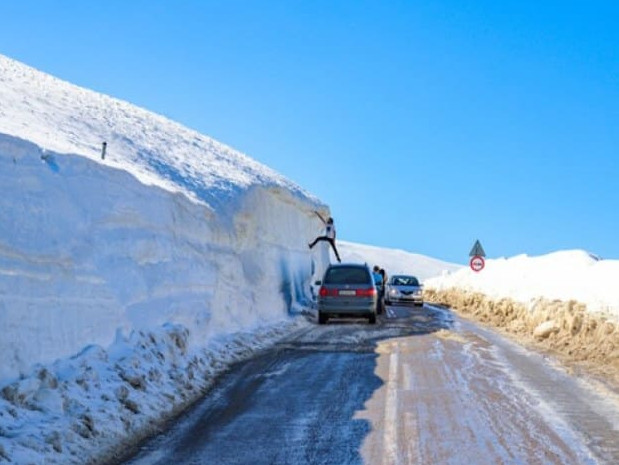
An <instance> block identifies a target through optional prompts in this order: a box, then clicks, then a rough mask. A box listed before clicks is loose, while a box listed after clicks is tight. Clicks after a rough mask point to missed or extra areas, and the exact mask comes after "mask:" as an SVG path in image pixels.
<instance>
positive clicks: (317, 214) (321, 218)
mask: <svg viewBox="0 0 619 465" xmlns="http://www.w3.org/2000/svg"><path fill="white" fill-rule="evenodd" d="M314 213H316V216H318V218H320V221H322V222H323V223H324V224H327V222H326V221H325V219H324V218H323V217H322V215H321V214H320V213H318V211H316V210H314Z"/></svg>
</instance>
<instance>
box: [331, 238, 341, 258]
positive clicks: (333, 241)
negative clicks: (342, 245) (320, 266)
mask: <svg viewBox="0 0 619 465" xmlns="http://www.w3.org/2000/svg"><path fill="white" fill-rule="evenodd" d="M329 242H330V243H331V247H333V251H334V252H335V258H337V261H338V262H340V263H342V260H341V259H340V254H339V253H337V247H335V240H333V239H329Z"/></svg>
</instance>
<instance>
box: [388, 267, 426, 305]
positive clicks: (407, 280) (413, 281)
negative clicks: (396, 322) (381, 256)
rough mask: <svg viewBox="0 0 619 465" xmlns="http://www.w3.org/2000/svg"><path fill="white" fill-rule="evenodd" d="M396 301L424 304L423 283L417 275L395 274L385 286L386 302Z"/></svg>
mask: <svg viewBox="0 0 619 465" xmlns="http://www.w3.org/2000/svg"><path fill="white" fill-rule="evenodd" d="M396 303H403V304H410V303H412V304H414V305H417V306H419V307H421V306H422V305H423V285H422V284H419V280H418V279H417V278H416V277H415V276H410V275H401V274H398V275H393V276H391V277H390V278H389V281H387V286H386V287H385V304H387V305H392V304H396Z"/></svg>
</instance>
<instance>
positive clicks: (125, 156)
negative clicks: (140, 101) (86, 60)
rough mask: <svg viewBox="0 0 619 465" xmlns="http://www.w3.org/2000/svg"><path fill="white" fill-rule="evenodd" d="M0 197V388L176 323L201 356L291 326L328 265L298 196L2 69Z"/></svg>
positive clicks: (242, 165)
mask: <svg viewBox="0 0 619 465" xmlns="http://www.w3.org/2000/svg"><path fill="white" fill-rule="evenodd" d="M103 141H105V142H107V151H106V155H105V158H104V159H103V158H102V152H101V147H102V142H103ZM0 185H1V186H2V196H0V211H1V212H2V223H1V225H0V275H1V276H2V279H1V280H0V294H1V295H2V299H1V301H0V323H2V327H3V328H4V329H5V330H4V331H3V335H2V338H0V381H1V380H10V379H11V378H15V377H17V376H19V375H20V373H24V372H26V371H27V370H28V369H29V367H31V366H32V365H33V364H34V363H47V362H51V361H53V360H55V359H57V358H65V357H69V356H71V355H73V354H76V353H78V352H79V351H81V350H82V349H83V348H84V347H85V346H87V345H89V344H98V345H101V346H103V347H106V346H107V345H109V344H111V343H112V342H113V341H114V340H115V338H116V333H117V332H121V333H122V334H125V335H129V334H130V333H131V332H132V331H136V330H148V329H152V328H157V327H159V326H161V325H163V324H164V323H169V322H173V323H177V324H180V325H183V326H184V327H185V328H187V329H188V331H189V335H190V336H189V343H190V344H192V345H195V344H197V345H202V344H204V341H206V340H208V338H209V337H210V336H213V335H215V334H217V335H221V334H222V333H234V332H237V331H241V330H246V329H248V328H253V327H256V326H260V325H264V324H271V323H274V322H276V321H278V320H283V319H285V318H287V316H288V314H289V312H290V311H291V310H294V308H295V307H302V306H303V305H304V303H305V300H306V299H307V297H308V296H307V292H308V290H309V282H310V281H311V279H310V276H311V274H312V272H313V271H317V270H316V269H319V268H321V267H324V262H326V261H327V260H328V255H327V252H326V251H325V249H324V248H319V251H317V252H315V255H316V257H315V262H316V265H315V266H314V268H315V269H313V268H312V266H313V265H312V259H311V257H310V254H309V251H308V250H307V240H308V238H310V237H312V236H313V235H314V234H315V233H316V231H317V229H318V225H317V224H316V223H317V221H316V218H315V217H314V215H313V214H312V211H313V210H314V209H320V210H322V211H323V212H324V213H325V214H328V211H327V208H326V207H325V206H324V205H323V204H322V203H321V202H319V201H318V200H317V199H316V198H314V197H313V196H311V195H309V194H307V193H306V192H304V191H303V190H302V189H301V188H300V187H298V186H296V185H295V184H293V183H291V182H290V181H288V180H286V179H285V178H283V177H282V176H280V175H279V174H277V173H275V172H274V171H272V170H271V169H269V168H267V167H265V166H263V165H260V164H259V163H257V162H255V161H254V160H251V159H250V158H249V157H246V156H245V155H242V154H240V153H238V152H235V151H234V150H232V149H230V148H228V147H226V146H224V145H222V144H219V143H217V142H215V141H213V140H212V139H210V138H208V137H206V136H203V135H201V134H199V133H197V132H195V131H192V130H190V129H187V128H185V127H183V126H181V125H178V124H176V123H174V122H171V121H169V120H167V119H165V118H163V117H161V116H158V115H155V114H152V113H149V112H147V111H145V110H142V109H140V108H137V107H135V106H132V105H130V104H128V103H125V102H121V101H119V100H116V99H112V98H110V97H106V96H103V95H100V94H97V93H95V92H91V91H88V90H85V89H81V88H79V87H76V86H73V85H71V84H68V83H66V82H62V81H60V80H58V79H55V78H53V77H51V76H48V75H46V74H43V73H40V72H38V71H36V70H34V69H32V68H29V67H27V66H24V65H21V64H19V63H17V62H15V61H12V60H10V59H8V58H6V57H2V56H0Z"/></svg>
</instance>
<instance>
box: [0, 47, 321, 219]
mask: <svg viewBox="0 0 619 465" xmlns="http://www.w3.org/2000/svg"><path fill="white" fill-rule="evenodd" d="M0 133H2V134H5V135H10V136H15V137H17V138H20V139H23V140H27V141H30V142H32V143H34V144H36V145H38V146H39V147H41V149H42V150H43V151H49V152H56V153H58V154H78V155H81V156H84V157H88V158H89V159H91V160H96V161H98V162H100V163H105V165H106V166H109V167H113V168H120V169H123V170H125V171H127V172H129V173H131V174H132V175H134V176H135V177H136V178H137V179H138V180H139V181H140V182H142V183H144V184H147V185H156V186H159V187H162V188H164V189H166V190H169V191H171V192H183V193H185V194H186V195H187V196H188V197H190V198H192V199H193V200H196V201H201V202H206V203H207V204H209V205H211V206H214V207H216V206H219V207H222V206H226V205H227V204H228V203H229V202H230V201H231V200H234V197H235V195H237V194H238V192H239V190H242V189H246V188H248V187H250V186H252V185H260V186H264V187H278V188H283V189H287V190H289V191H291V192H294V193H295V195H298V196H299V197H301V198H302V199H306V200H307V199H311V201H312V202H317V199H315V198H313V197H312V196H310V195H309V194H307V193H306V192H304V191H303V190H302V189H301V188H300V187H299V186H297V185H295V184H294V183H292V182H290V181H289V180H287V179H286V178H284V177H283V176H281V175H279V174H278V173H276V172H275V171H273V170H272V169H270V168H268V167H266V166H264V165H262V164H260V163H258V162H256V161H255V160H253V159H251V158H249V157H247V156H245V155H243V154H241V153H239V152H237V151H235V150H233V149H231V148H229V147H227V146H225V145H223V144H221V143H219V142H217V141H215V140H213V139H211V138H209V137H206V136H204V135H202V134H200V133H198V132H196V131H193V130H191V129H188V128H186V127H184V126H182V125H180V124H178V123H175V122H173V121H170V120H168V119H166V118H164V117H162V116H159V115H156V114H154V113H151V112H149V111H147V110H144V109H141V108H138V107H136V106H134V105H131V104H129V103H126V102H123V101H121V100H118V99H114V98H111V97H108V96H105V95H102V94H99V93H96V92H93V91H90V90H87V89H83V88H80V87H77V86H75V85H72V84H69V83H67V82H64V81H61V80H59V79H57V78H55V77H53V76H50V75H48V74H45V73H41V72H39V71H37V70H35V69H33V68H30V67H28V66H25V65H23V64H21V63H19V62H16V61H14V60H11V59H9V58H7V57H5V56H2V55H0ZM103 142H106V143H107V149H106V157H105V160H101V153H102V144H103Z"/></svg>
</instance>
